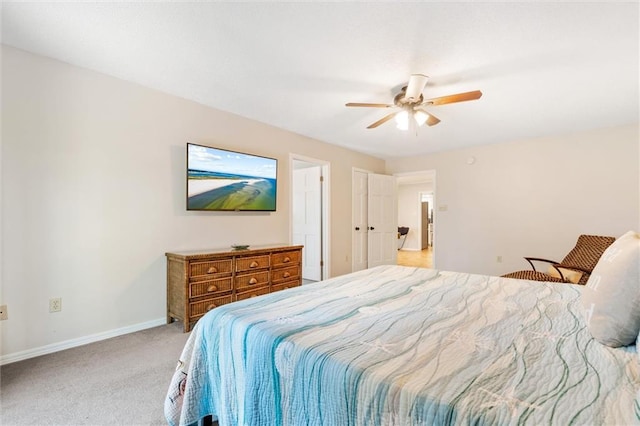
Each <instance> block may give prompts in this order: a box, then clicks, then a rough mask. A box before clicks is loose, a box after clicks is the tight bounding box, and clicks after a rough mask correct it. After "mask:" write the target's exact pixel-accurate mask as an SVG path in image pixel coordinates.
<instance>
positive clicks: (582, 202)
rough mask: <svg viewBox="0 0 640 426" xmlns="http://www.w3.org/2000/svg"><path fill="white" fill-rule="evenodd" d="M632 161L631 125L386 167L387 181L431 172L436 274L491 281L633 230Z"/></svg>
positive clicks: (637, 176)
mask: <svg viewBox="0 0 640 426" xmlns="http://www.w3.org/2000/svg"><path fill="white" fill-rule="evenodd" d="M469 157H475V162H474V163H473V164H471V165H469V164H468V163H467V160H468V159H469ZM638 159H639V132H638V125H637V124H636V125H633V126H624V127H616V128H608V129H600V130H594V131H588V132H584V133H579V134H571V135H564V136H556V137H548V138H540V139H532V140H523V141H517V142H512V143H504V144H495V145H486V146H481V147H477V148H472V149H465V150H458V151H449V152H442V153H437V154H433V155H428V156H424V157H418V158H407V159H402V160H394V161H387V172H388V173H404V172H413V171H419V170H435V171H436V176H437V180H436V185H435V204H436V206H435V207H436V208H435V210H434V214H435V223H436V227H435V244H434V245H435V247H436V254H437V256H436V258H435V267H436V268H438V269H444V270H453V271H466V272H474V273H483V274H491V275H499V274H502V273H506V272H509V271H513V270H517V269H525V267H526V266H528V264H527V263H526V262H525V261H524V260H523V259H522V256H525V255H532V256H540V257H549V258H551V259H557V260H561V259H562V257H563V256H564V255H565V254H566V253H567V252H568V251H569V250H570V249H571V248H572V247H573V245H574V244H575V241H576V239H577V237H578V235H579V234H583V233H585V234H601V235H613V236H619V235H621V234H623V233H624V232H626V231H628V230H630V229H635V230H638V229H640V209H639V202H640V200H639V197H640V184H639V183H640V173H639V161H638ZM443 209H446V210H444V211H443ZM497 256H502V259H503V261H502V263H497V262H496V258H497Z"/></svg>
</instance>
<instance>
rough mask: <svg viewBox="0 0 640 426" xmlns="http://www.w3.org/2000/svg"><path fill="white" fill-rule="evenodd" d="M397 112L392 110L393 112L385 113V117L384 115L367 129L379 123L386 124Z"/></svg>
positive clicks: (373, 127)
mask: <svg viewBox="0 0 640 426" xmlns="http://www.w3.org/2000/svg"><path fill="white" fill-rule="evenodd" d="M396 114H397V112H392V113H391V114H387V115H385V116H384V117H382V118H381V119H380V120H378V121H376V122H375V123H373V124H370V125H368V126H367V129H375V128H376V127H378V126H379V125H381V124H384V123H386V122H387V121H389V120H391V119H392V118H393V117H395V115H396Z"/></svg>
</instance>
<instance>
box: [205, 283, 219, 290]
mask: <svg viewBox="0 0 640 426" xmlns="http://www.w3.org/2000/svg"><path fill="white" fill-rule="evenodd" d="M217 290H218V287H217V286H215V285H213V284H211V285H210V286H209V287H207V291H217Z"/></svg>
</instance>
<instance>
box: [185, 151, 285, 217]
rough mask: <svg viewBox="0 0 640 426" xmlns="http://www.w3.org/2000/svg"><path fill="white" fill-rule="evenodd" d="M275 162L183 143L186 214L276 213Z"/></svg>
mask: <svg viewBox="0 0 640 426" xmlns="http://www.w3.org/2000/svg"><path fill="white" fill-rule="evenodd" d="M277 172H278V160H276V159H275V158H268V157H261V156H258V155H253V154H247V153H243V152H236V151H228V150H226V149H219V148H212V147H208V146H203V145H196V144H193V143H187V210H211V211H220V210H222V211H266V212H272V211H275V210H276V192H277V187H278V185H277V182H276V176H277V174H278V173H277Z"/></svg>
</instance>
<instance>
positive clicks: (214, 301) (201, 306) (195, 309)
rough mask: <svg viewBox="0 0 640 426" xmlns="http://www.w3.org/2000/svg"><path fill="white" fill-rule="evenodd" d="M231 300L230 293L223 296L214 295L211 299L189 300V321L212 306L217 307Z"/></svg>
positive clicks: (201, 314)
mask: <svg viewBox="0 0 640 426" xmlns="http://www.w3.org/2000/svg"><path fill="white" fill-rule="evenodd" d="M231 302H232V297H231V295H230V294H229V295H227V296H223V297H215V298H211V299H204V300H199V301H197V302H191V303H189V321H192V320H194V319H197V318H199V317H201V316H203V315H204V314H206V313H207V312H209V311H210V310H212V309H213V308H217V307H218V306H222V305H224V304H227V303H231Z"/></svg>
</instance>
